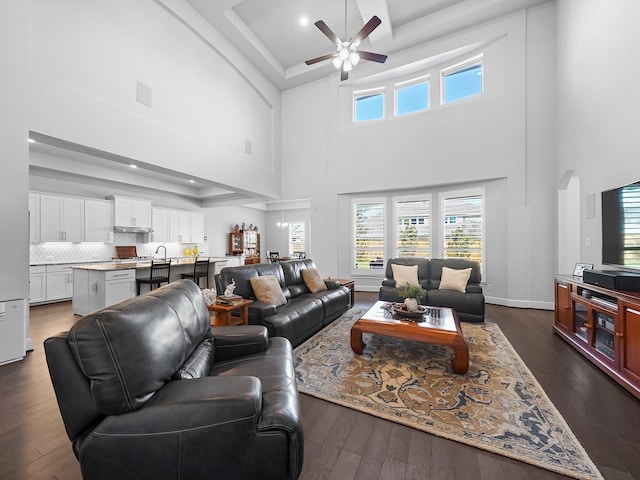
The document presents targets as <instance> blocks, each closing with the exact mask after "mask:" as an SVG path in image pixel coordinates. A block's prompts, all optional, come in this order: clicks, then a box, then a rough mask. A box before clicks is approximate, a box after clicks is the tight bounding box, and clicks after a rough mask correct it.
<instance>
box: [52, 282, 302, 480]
mask: <svg viewBox="0 0 640 480" xmlns="http://www.w3.org/2000/svg"><path fill="white" fill-rule="evenodd" d="M209 322H210V316H209V311H208V310H207V307H206V304H205V302H204V299H203V297H202V294H201V292H200V289H199V288H198V287H197V286H196V284H195V283H193V282H192V281H190V280H178V281H176V282H173V283H171V284H169V285H167V286H164V287H162V288H160V289H157V290H153V291H151V292H149V293H145V294H143V295H141V296H138V297H135V298H133V299H130V300H127V301H125V302H122V303H120V304H117V305H114V306H111V307H107V308H105V309H103V310H100V311H97V312H94V313H91V314H89V315H87V316H85V317H83V318H82V319H80V320H79V321H78V322H77V323H76V324H75V325H74V326H73V327H72V328H71V330H70V331H68V332H64V333H60V334H58V335H55V336H53V337H51V338H48V339H47V340H46V341H45V344H44V345H45V353H46V358H47V363H48V366H49V372H50V376H51V380H52V382H53V386H54V390H55V393H56V397H57V400H58V405H59V407H60V411H61V413H62V418H63V420H64V425H65V428H66V431H67V434H68V436H69V438H70V440H71V441H72V443H73V450H74V452H75V454H76V456H77V458H78V460H79V462H80V467H81V470H82V477H83V478H84V479H85V480H93V479H110V480H111V479H117V478H121V479H123V478H131V479H133V478H135V479H149V480H151V479H153V480H163V479H172V480H173V479H177V478H182V479H190V480H193V479H201V478H202V479H204V478H207V479H211V478H234V479H235V478H237V479H254V478H261V479H264V478H269V479H284V478H286V479H296V478H298V477H299V475H300V471H301V469H302V461H303V434H302V430H301V426H300V407H299V399H298V390H297V387H296V381H295V374H294V370H293V355H292V348H291V344H290V342H289V341H288V340H286V339H285V338H268V336H267V330H266V328H264V327H259V326H235V327H214V328H210V326H209Z"/></svg>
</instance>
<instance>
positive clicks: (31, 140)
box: [28, 138, 36, 143]
mask: <svg viewBox="0 0 640 480" xmlns="http://www.w3.org/2000/svg"><path fill="white" fill-rule="evenodd" d="M28 142H29V143H36V141H35V140H34V139H33V138H30V139H29V140H28Z"/></svg>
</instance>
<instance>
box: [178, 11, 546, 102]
mask: <svg viewBox="0 0 640 480" xmlns="http://www.w3.org/2000/svg"><path fill="white" fill-rule="evenodd" d="M547 1H548V0H421V1H418V0H347V4H346V6H347V8H346V10H347V13H348V15H347V25H346V26H347V28H346V37H348V38H351V37H352V36H353V35H355V33H357V32H358V30H359V29H360V28H361V27H362V26H363V25H364V23H366V22H367V21H368V20H369V19H370V18H371V17H372V16H373V15H377V16H378V17H380V19H381V20H382V24H381V25H380V26H379V27H378V28H377V29H376V30H375V31H374V32H373V33H372V34H371V36H370V37H369V38H368V39H367V40H365V42H364V43H363V46H362V49H363V50H372V51H375V52H379V53H382V54H386V55H389V56H392V55H393V54H394V53H396V52H400V51H404V50H406V49H410V48H411V47H414V46H417V45H421V44H424V43H427V42H430V41H432V40H434V39H436V38H439V37H442V36H445V35H449V34H451V33H454V32H456V31H460V30H463V29H465V28H469V27H471V26H473V25H477V24H478V23H482V22H486V21H489V20H492V19H494V18H498V17H501V16H504V15H507V14H509V13H512V12H515V11H518V10H521V9H523V8H527V7H532V6H535V5H538V4H541V3H545V2H547ZM187 2H188V3H189V4H191V6H192V7H193V8H194V9H195V10H196V11H197V12H198V13H199V14H200V15H201V16H202V17H203V18H204V19H205V20H206V21H207V22H209V23H210V24H211V25H212V26H213V27H214V28H215V29H216V30H218V31H219V32H220V33H221V34H222V35H223V36H224V37H225V38H226V39H227V40H228V41H229V42H230V43H231V44H232V45H233V46H234V47H235V48H236V49H237V50H239V51H240V52H241V53H242V54H243V55H244V56H245V57H247V58H248V59H249V60H250V61H251V63H253V64H254V65H255V66H256V67H257V68H258V69H259V70H260V71H261V72H262V73H263V74H264V75H265V76H266V77H267V78H269V79H270V80H271V81H272V82H273V83H275V84H276V85H277V86H278V87H279V88H280V89H282V90H284V89H287V88H291V87H294V86H297V85H300V84H303V83H306V82H309V81H312V80H316V79H318V78H321V77H325V76H327V75H331V74H334V73H335V72H336V70H335V68H334V67H333V66H332V64H331V62H329V61H327V62H323V63H320V64H316V65H312V66H308V65H305V64H304V61H305V60H307V59H310V58H314V57H318V56H320V55H323V54H325V53H328V52H330V51H331V48H332V44H331V42H330V41H329V40H328V39H327V37H325V36H324V35H323V34H322V33H321V32H320V31H319V30H318V29H317V28H316V27H315V25H314V22H316V21H317V20H324V22H325V23H326V24H327V25H328V26H329V27H330V28H331V29H332V30H333V31H334V32H335V33H336V34H337V35H338V36H339V37H341V38H342V37H345V3H344V1H343V0H327V1H318V0H269V1H268V2H267V1H264V0H217V1H211V0H187ZM303 17H304V18H306V19H307V20H308V23H307V24H306V25H302V24H301V23H300V20H301V19H302V18H303ZM420 60H422V59H418V58H417V59H415V61H420ZM384 68H385V67H384V66H382V65H380V66H377V67H376V68H375V69H371V70H372V71H374V70H375V72H379V71H384Z"/></svg>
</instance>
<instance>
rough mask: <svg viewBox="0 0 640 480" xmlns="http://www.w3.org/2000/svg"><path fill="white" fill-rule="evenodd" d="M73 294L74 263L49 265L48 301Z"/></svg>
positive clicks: (66, 297) (65, 297)
mask: <svg viewBox="0 0 640 480" xmlns="http://www.w3.org/2000/svg"><path fill="white" fill-rule="evenodd" d="M72 296H73V265H47V295H46V298H47V301H56V300H68V299H70V298H71V297H72Z"/></svg>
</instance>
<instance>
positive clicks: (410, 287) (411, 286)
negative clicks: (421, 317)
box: [400, 283, 425, 312]
mask: <svg viewBox="0 0 640 480" xmlns="http://www.w3.org/2000/svg"><path fill="white" fill-rule="evenodd" d="M424 294H425V290H424V288H422V287H421V286H420V285H416V284H415V283H407V284H406V285H405V286H404V287H402V289H401V290H400V296H401V297H404V304H405V305H406V306H407V310H408V311H410V312H415V311H416V310H418V305H419V303H420V300H421V299H422V296H423V295H424Z"/></svg>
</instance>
